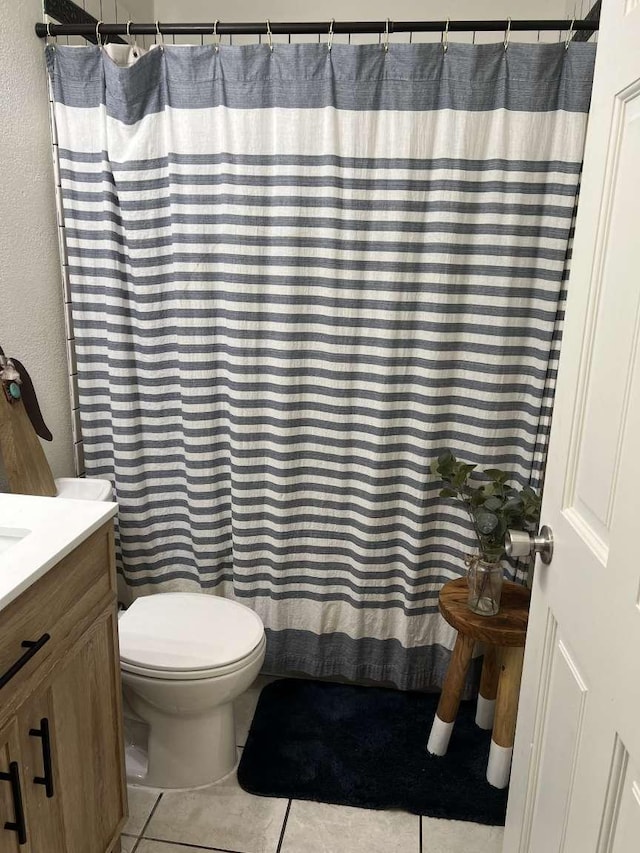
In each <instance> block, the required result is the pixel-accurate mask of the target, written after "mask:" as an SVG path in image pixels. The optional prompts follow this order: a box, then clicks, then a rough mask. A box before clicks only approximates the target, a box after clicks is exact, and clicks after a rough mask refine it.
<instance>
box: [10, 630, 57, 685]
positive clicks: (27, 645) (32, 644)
mask: <svg viewBox="0 0 640 853" xmlns="http://www.w3.org/2000/svg"><path fill="white" fill-rule="evenodd" d="M50 639H51V637H50V635H49V634H43V635H42V636H41V637H40V639H39V640H23V641H22V643H21V646H22V648H23V649H26V650H27V651H26V652H25V653H24V654H23V655H22V656H21V657H19V658H18V660H17V661H16V662H15V663H14V664H13V665H12V666H10V667H9V669H8V670H7V671H6V672H5V673H4V674H3V675H0V690H2V688H3V687H4V686H5V684H8V683H9V682H10V681H11V679H12V678H13V676H14V675H16V674H17V673H18V672H20V670H21V669H22V667H23V666H24V665H25V664H26V663H28V662H29V661H30V660H31V658H32V657H33V656H34V655H35V654H37V653H38V652H39V651H40V649H41V648H42V647H43V646H44V644H45V643H47V642H48V641H49V640H50Z"/></svg>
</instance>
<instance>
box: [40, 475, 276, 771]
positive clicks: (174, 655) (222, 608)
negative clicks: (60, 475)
mask: <svg viewBox="0 0 640 853" xmlns="http://www.w3.org/2000/svg"><path fill="white" fill-rule="evenodd" d="M56 485H57V487H58V496H59V497H68V498H78V499H81V500H110V499H111V497H112V490H111V484H110V483H109V482H108V481H107V480H97V479H96V480H89V479H75V480H74V479H72V478H67V479H65V480H56ZM118 629H119V635H120V670H121V675H122V685H123V694H124V707H125V728H126V729H127V731H128V737H127V740H128V743H127V752H129V751H131V752H132V753H133V754H135V756H136V760H135V761H133V762H130V761H129V760H127V775H128V777H129V779H130V781H132V782H135V783H136V784H138V785H147V786H150V787H154V788H195V787H199V786H202V785H208V784H211V783H212V782H216V781H218V780H219V779H221V778H222V777H223V776H226V775H227V774H228V773H230V772H231V770H233V768H234V766H235V764H236V760H237V750H236V737H235V721H234V713H233V701H234V699H236V698H237V697H238V696H240V695H241V694H242V693H243V692H244V691H245V690H246V689H247V688H248V687H249V685H250V684H251V683H252V682H253V681H254V679H255V678H256V676H257V675H258V672H259V671H260V668H261V666H262V663H263V661H264V656H265V649H266V639H265V634H264V626H263V624H262V621H261V619H260V617H259V616H258V615H257V613H255V612H254V611H253V610H250V609H249V608H248V607H245V606H244V605H243V604H239V603H238V602H235V601H231V600H230V599H226V598H221V597H219V596H216V595H203V594H202V593H190V592H164V593H162V592H160V593H155V594H154V595H148V596H144V597H142V598H138V599H136V600H135V601H134V602H133V603H132V604H131V606H130V607H129V608H128V609H127V610H125V611H123V612H121V613H120V618H119V619H118ZM127 722H130V723H131V725H129V726H127ZM140 756H144V760H142V761H141V760H140V758H139V757H140ZM127 758H129V756H127Z"/></svg>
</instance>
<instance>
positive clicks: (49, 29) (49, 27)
mask: <svg viewBox="0 0 640 853" xmlns="http://www.w3.org/2000/svg"><path fill="white" fill-rule="evenodd" d="M51 38H52V39H55V43H56V44H58V36H52V35H51V21H47V38H46V43H47V44H49V39H51Z"/></svg>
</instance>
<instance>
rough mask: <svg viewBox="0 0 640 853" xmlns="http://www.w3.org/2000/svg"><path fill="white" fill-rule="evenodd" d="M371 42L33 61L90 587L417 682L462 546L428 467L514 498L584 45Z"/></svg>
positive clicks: (564, 262)
mask: <svg viewBox="0 0 640 853" xmlns="http://www.w3.org/2000/svg"><path fill="white" fill-rule="evenodd" d="M395 47H396V46H394V47H393V49H392V50H390V51H389V54H388V56H387V58H386V59H385V57H384V51H382V50H381V49H380V48H379V47H378V46H361V47H348V46H346V45H343V46H340V48H341V49H340V50H337V48H338V46H337V45H334V48H333V51H332V53H331V56H330V57H329V58H327V53H326V47H324V46H322V47H320V48H318V46H315V45H297V46H292V49H289V46H287V45H282V46H281V45H278V46H277V47H276V49H275V50H274V54H273V57H274V58H269V51H268V49H267V48H265V47H264V46H263V47H260V46H252V47H243V48H232V49H227V48H225V49H223V48H221V50H220V55H219V58H216V55H215V51H214V50H213V48H211V47H208V48H207V47H205V48H199V47H196V48H190V47H189V48H178V47H176V48H175V49H173V48H166V49H165V50H164V51H159V50H154V51H152V52H151V53H149V54H146V55H145V56H143V57H142V58H141V59H140V61H139V62H138V63H137V64H136V65H134V66H132V67H131V68H118V67H117V66H116V65H115V63H114V62H113V61H112V59H110V58H109V57H108V56H106V55H105V54H104V53H100V51H98V49H97V48H95V47H89V48H80V49H77V48H68V49H67V48H61V47H58V48H56V49H55V50H51V49H50V50H49V52H48V58H49V66H50V71H51V73H52V75H53V81H54V94H55V99H56V101H55V114H56V124H57V133H58V139H59V155H60V167H61V168H60V176H61V184H62V192H63V201H64V216H65V228H66V240H67V254H68V266H67V272H68V275H69V280H70V285H71V294H72V302H73V324H74V330H75V338H76V340H75V345H76V353H77V359H78V382H79V389H80V407H81V420H82V434H83V440H84V452H85V464H86V469H87V473H88V474H90V475H96V476H106V477H109V478H110V479H111V480H112V482H113V483H114V485H115V489H116V494H117V497H118V501H119V504H120V512H119V522H118V537H117V559H118V569H119V571H120V572H121V573H123V575H124V576H125V578H126V581H127V583H128V584H129V586H130V588H131V589H132V590H133V592H134V594H148V593H152V592H155V591H169V590H178V589H183V590H193V591H203V592H207V593H210V594H219V595H227V596H229V597H232V598H235V599H237V600H239V601H242V602H243V603H245V604H247V605H248V606H250V607H252V608H254V609H255V610H256V612H258V613H259V614H260V616H261V618H262V619H263V621H264V623H265V625H266V629H267V636H268V651H267V661H268V664H267V666H268V668H269V670H271V671H273V672H286V671H292V670H294V671H296V672H305V673H308V674H310V675H318V676H323V677H324V676H327V677H330V676H333V677H340V678H358V679H367V680H376V681H378V682H384V683H391V684H396V685H397V686H399V687H402V688H417V689H422V688H433V687H437V686H438V684H439V683H440V681H441V678H442V674H443V672H444V669H445V667H446V662H447V656H448V653H447V649H448V648H450V647H451V645H452V641H453V634H452V632H451V630H450V629H449V628H448V626H446V624H444V623H443V621H442V620H441V618H440V617H439V616H438V613H437V600H438V593H439V590H440V588H441V587H442V584H443V583H446V581H447V580H449V579H451V578H453V577H457V576H459V575H460V574H461V573H462V572H463V571H464V558H465V556H466V555H467V554H469V553H470V552H471V551H473V550H474V548H475V540H474V537H473V533H472V531H471V529H470V526H469V522H468V519H467V517H466V516H465V514H464V512H462V511H461V510H460V509H459V508H458V507H456V506H455V505H454V504H453V503H452V502H450V501H446V500H441V499H440V498H439V497H438V491H439V486H438V483H436V482H435V480H434V478H433V477H432V476H431V473H430V469H429V463H430V460H431V459H432V457H433V456H434V455H436V454H438V453H440V452H442V450H443V449H444V448H445V447H447V446H450V447H452V449H453V450H454V452H456V453H457V454H459V455H460V456H461V457H463V458H465V459H467V460H469V461H471V462H475V463H477V464H479V465H481V466H489V467H490V466H495V465H499V466H501V467H505V468H507V469H508V470H509V471H510V472H511V475H512V477H513V480H514V481H515V482H517V483H519V484H521V485H525V484H527V483H531V484H533V485H534V486H539V485H540V483H541V480H542V477H543V472H544V460H545V455H546V446H547V440H548V434H549V427H550V420H551V411H552V402H553V392H554V387H555V378H556V372H557V359H558V353H559V346H560V338H561V329H562V320H563V316H564V300H565V296H566V277H567V270H568V262H569V258H570V253H571V238H572V234H573V231H572V228H573V215H574V210H575V203H576V196H577V191H578V182H579V175H580V166H581V158H582V146H583V141H584V128H585V125H586V118H585V116H586V111H587V109H588V103H589V89H590V80H591V73H592V65H593V56H594V50H595V48H594V46H593V45H589V44H583V45H579V46H578V45H577V46H574V45H571V46H570V49H569V51H565V50H564V45H563V44H561V45H529V46H524V45H515V44H514V45H511V46H510V48H509V50H508V52H507V57H506V59H505V54H504V49H503V47H502V44H501V43H500V44H499V45H482V46H473V45H451V46H450V48H449V51H448V52H447V54H446V58H444V59H443V54H442V50H441V48H440V46H439V45H414V46H410V45H404V46H402V47H401V49H399V50H398V51H396V50H395ZM574 47H575V49H574ZM267 70H268V73H267ZM220 75H222V76H220ZM471 78H473V79H471ZM223 82H224V85H222V83H223ZM294 83H295V85H294ZM400 84H401V85H400ZM105 104H106V110H105V109H104V108H103V105H105ZM219 104H221V105H222V106H221V107H220V106H218V105H219ZM168 106H169V107H171V109H167V107H168ZM325 106H331V107H334V109H325ZM283 107H287V109H283ZM505 107H507V109H505ZM505 568H506V569H507V572H508V573H509V574H510V575H511V576H513V574H514V572H515V571H516V567H515V566H506V567H505Z"/></svg>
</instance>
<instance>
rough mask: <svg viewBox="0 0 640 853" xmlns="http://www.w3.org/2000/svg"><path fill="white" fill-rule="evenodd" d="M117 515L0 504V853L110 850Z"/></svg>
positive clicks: (45, 502)
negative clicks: (114, 525) (114, 518)
mask: <svg viewBox="0 0 640 853" xmlns="http://www.w3.org/2000/svg"><path fill="white" fill-rule="evenodd" d="M115 511H116V505H115V504H111V503H98V502H90V501H76V500H62V499H59V498H42V497H31V496H25V495H0V853H108V851H119V850H120V842H119V838H120V831H121V829H122V826H123V825H124V822H125V817H126V810H127V801H126V784H125V773H124V753H123V741H122V713H121V690H120V669H119V654H118V639H117V609H116V589H115V584H116V580H115V567H114V551H113V530H112V527H113V522H112V520H111V519H112V516H113V515H114V514H115Z"/></svg>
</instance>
